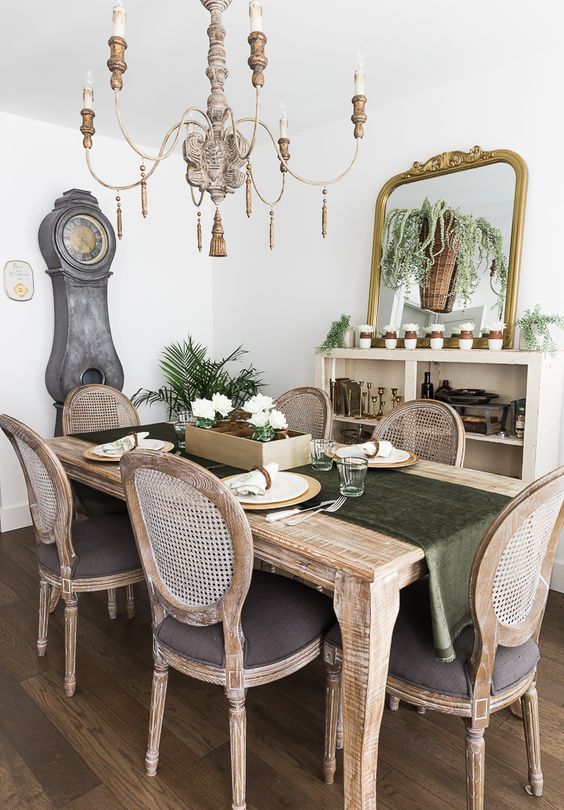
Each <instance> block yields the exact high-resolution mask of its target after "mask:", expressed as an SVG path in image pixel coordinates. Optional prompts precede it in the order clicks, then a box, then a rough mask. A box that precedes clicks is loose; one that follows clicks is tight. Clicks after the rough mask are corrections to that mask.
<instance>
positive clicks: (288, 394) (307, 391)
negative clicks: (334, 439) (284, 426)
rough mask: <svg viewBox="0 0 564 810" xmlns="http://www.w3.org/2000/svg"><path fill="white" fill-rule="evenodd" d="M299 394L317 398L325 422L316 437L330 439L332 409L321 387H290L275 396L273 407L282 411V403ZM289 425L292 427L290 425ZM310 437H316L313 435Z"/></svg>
mask: <svg viewBox="0 0 564 810" xmlns="http://www.w3.org/2000/svg"><path fill="white" fill-rule="evenodd" d="M299 396H310V397H314V398H315V399H317V401H318V402H319V403H320V405H321V407H322V410H323V418H324V422H325V426H324V431H323V436H319V437H317V438H321V439H330V438H331V436H332V431H333V409H332V407H331V400H330V399H329V397H328V395H327V393H326V392H325V391H324V390H323V389H322V388H314V387H313V386H303V387H300V388H290V389H289V390H288V391H285V392H284V393H283V394H280V396H279V397H277V398H276V401H275V403H274V404H275V407H276V408H278V409H279V410H281V411H282V413H284V403H285V402H288V401H289V400H291V399H293V398H294V397H299ZM290 427H292V426H291V425H290ZM312 438H316V437H315V436H313V437H312Z"/></svg>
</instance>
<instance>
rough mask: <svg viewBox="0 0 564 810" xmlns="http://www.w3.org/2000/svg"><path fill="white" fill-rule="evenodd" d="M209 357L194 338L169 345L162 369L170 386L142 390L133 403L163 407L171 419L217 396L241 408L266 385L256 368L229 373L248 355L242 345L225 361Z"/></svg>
mask: <svg viewBox="0 0 564 810" xmlns="http://www.w3.org/2000/svg"><path fill="white" fill-rule="evenodd" d="M207 354H208V350H207V348H206V347H205V346H203V345H202V344H200V343H196V342H195V341H194V340H193V339H192V337H190V336H189V337H188V339H187V340H184V341H182V342H181V343H171V344H170V346H165V348H164V349H163V351H162V356H161V360H160V361H159V367H160V369H161V371H162V373H163V375H164V378H165V380H166V385H163V386H162V387H161V388H159V389H158V391H149V390H148V389H146V388H140V389H139V391H137V393H136V394H135V395H134V396H133V398H132V402H133V404H134V405H153V404H154V403H160V404H163V405H165V406H166V407H167V409H168V418H169V419H170V418H171V417H172V415H173V414H175V413H179V412H180V411H186V410H189V409H190V408H191V402H192V401H193V400H195V399H211V398H212V396H213V395H214V394H217V393H220V394H224V395H225V396H226V397H228V398H229V399H230V400H231V401H232V402H233V407H234V408H238V407H240V406H241V405H242V404H243V402H244V401H245V400H246V399H248V398H249V397H251V396H254V395H255V394H256V393H257V391H258V389H259V388H260V386H261V385H262V384H263V383H262V380H261V378H260V374H259V372H258V371H257V370H256V369H255V368H254V366H253V365H249V366H247V367H246V368H243V369H241V370H240V371H238V373H237V374H231V373H230V372H229V371H228V370H227V368H228V367H229V365H230V364H231V363H241V358H242V357H244V355H246V354H248V352H247V351H246V350H245V349H243V348H242V347H241V346H239V347H238V348H237V349H235V350H234V351H232V352H231V354H229V355H227V357H224V358H222V359H221V360H211V359H210V358H209V357H208V356H207Z"/></svg>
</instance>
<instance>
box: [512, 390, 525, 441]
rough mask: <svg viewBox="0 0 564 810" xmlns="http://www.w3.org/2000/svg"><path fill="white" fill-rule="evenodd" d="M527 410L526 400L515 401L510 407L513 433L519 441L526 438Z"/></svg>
mask: <svg viewBox="0 0 564 810" xmlns="http://www.w3.org/2000/svg"><path fill="white" fill-rule="evenodd" d="M526 410H527V400H526V399H524V398H523V399H514V400H513V402H512V403H511V407H510V422H509V424H510V425H511V426H512V429H513V433H514V434H515V436H516V437H517V438H518V439H523V438H524V437H525V414H526Z"/></svg>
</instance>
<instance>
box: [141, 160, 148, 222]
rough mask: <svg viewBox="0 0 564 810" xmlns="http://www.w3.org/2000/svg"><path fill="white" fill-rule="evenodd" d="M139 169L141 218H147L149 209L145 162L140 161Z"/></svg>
mask: <svg viewBox="0 0 564 810" xmlns="http://www.w3.org/2000/svg"><path fill="white" fill-rule="evenodd" d="M139 168H140V170H141V213H142V214H143V218H144V219H146V218H147V214H148V213H149V209H148V208H147V181H146V180H145V164H144V163H142V164H141V166H140V167H139Z"/></svg>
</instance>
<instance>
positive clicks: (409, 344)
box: [403, 331, 417, 350]
mask: <svg viewBox="0 0 564 810" xmlns="http://www.w3.org/2000/svg"><path fill="white" fill-rule="evenodd" d="M403 345H404V346H405V348H406V349H410V350H413V349H416V348H417V332H411V331H410V332H406V333H405V337H404V339H403Z"/></svg>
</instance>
